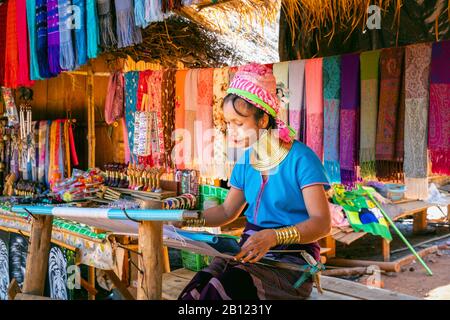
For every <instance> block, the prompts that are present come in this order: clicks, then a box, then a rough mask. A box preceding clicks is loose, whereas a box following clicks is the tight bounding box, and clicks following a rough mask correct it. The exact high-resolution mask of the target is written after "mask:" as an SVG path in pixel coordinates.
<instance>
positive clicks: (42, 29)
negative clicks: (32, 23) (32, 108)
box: [36, 0, 52, 78]
mask: <svg viewBox="0 0 450 320" xmlns="http://www.w3.org/2000/svg"><path fill="white" fill-rule="evenodd" d="M36 30H37V58H38V64H39V74H40V75H41V77H43V78H50V77H52V73H51V72H50V67H49V65H48V51H47V46H48V42H47V1H46V0H36Z"/></svg>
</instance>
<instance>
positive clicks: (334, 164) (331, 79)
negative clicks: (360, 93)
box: [323, 56, 341, 183]
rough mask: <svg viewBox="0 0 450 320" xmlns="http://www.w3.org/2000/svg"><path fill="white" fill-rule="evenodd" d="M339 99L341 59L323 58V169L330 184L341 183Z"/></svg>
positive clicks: (337, 57) (334, 57) (335, 57)
mask: <svg viewBox="0 0 450 320" xmlns="http://www.w3.org/2000/svg"><path fill="white" fill-rule="evenodd" d="M340 98H341V57H339V56H333V57H327V58H323V109H324V111H323V116H324V119H323V149H324V150H323V153H324V156H323V157H324V167H325V170H326V172H327V174H328V178H329V179H330V182H331V183H340V182H341V172H340V170H341V168H340V165H339V115H340V113H339V112H340Z"/></svg>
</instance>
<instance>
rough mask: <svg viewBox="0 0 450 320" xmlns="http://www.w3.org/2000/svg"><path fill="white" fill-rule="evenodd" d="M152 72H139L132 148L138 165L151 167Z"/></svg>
mask: <svg viewBox="0 0 450 320" xmlns="http://www.w3.org/2000/svg"><path fill="white" fill-rule="evenodd" d="M152 73H153V71H151V70H145V71H141V72H139V81H138V89H137V105H136V110H137V111H136V113H135V117H134V119H135V122H134V128H135V129H134V148H133V153H134V154H135V155H137V156H139V163H141V164H147V165H150V166H152V165H153V163H152V157H151V154H152V140H151V139H152V136H151V134H152V131H151V130H152V125H153V123H152V116H153V115H152V113H151V112H150V99H151V98H152V97H151V96H150V91H149V90H150V86H149V81H150V77H151V75H152Z"/></svg>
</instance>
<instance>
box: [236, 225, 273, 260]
mask: <svg viewBox="0 0 450 320" xmlns="http://www.w3.org/2000/svg"><path fill="white" fill-rule="evenodd" d="M276 245H277V235H276V233H275V230H273V229H265V230H261V231H259V232H257V233H255V234H253V235H252V236H250V237H249V238H248V239H247V241H245V243H244V245H243V246H242V248H241V252H239V253H238V254H237V255H236V256H235V259H236V260H241V262H243V263H247V262H250V263H255V262H258V261H259V260H260V259H261V258H262V257H264V255H265V254H266V253H267V251H269V250H270V248H272V247H274V246H276Z"/></svg>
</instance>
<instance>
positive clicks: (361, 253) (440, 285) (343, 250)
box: [336, 219, 450, 300]
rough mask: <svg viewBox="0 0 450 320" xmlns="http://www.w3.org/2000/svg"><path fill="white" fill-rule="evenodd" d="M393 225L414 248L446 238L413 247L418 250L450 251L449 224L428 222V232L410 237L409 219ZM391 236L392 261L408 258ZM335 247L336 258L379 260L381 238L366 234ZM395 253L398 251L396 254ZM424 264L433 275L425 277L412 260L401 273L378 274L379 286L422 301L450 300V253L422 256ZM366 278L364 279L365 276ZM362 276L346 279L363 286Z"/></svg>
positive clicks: (406, 253) (417, 264)
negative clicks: (446, 247)
mask: <svg viewBox="0 0 450 320" xmlns="http://www.w3.org/2000/svg"><path fill="white" fill-rule="evenodd" d="M396 225H397V227H398V228H399V229H400V230H401V232H402V233H403V234H404V235H405V237H406V238H407V239H408V241H410V243H411V244H412V245H413V246H415V245H416V244H419V243H420V242H423V241H428V240H432V239H434V238H438V237H440V238H442V237H445V236H446V235H448V237H445V238H443V239H441V240H436V241H432V242H430V243H426V244H424V245H421V246H419V247H416V250H417V251H419V250H422V249H425V248H427V247H430V246H433V245H448V247H449V248H450V227H449V225H448V224H433V223H429V226H428V228H427V230H425V231H424V232H423V233H421V234H419V235H417V234H413V232H412V220H411V219H409V220H408V219H405V220H403V221H401V222H397V223H396ZM391 233H392V236H393V240H392V241H391V261H395V260H397V259H399V258H402V257H405V256H407V255H410V254H411V252H410V251H409V250H407V249H406V246H405V244H404V243H403V242H402V241H401V239H400V238H399V237H398V236H397V235H396V234H395V232H394V231H393V230H392V229H391ZM336 245H337V248H336V249H337V250H336V255H337V257H339V258H347V259H360V260H375V261H382V255H381V239H380V237H376V236H372V235H366V236H364V237H363V238H361V239H359V240H357V241H355V242H353V243H352V244H351V245H348V246H346V245H343V244H340V243H339V242H337V243H336ZM402 249H406V250H402ZM396 250H401V251H400V252H396ZM392 251H394V253H392ZM424 261H425V262H426V263H427V265H428V267H429V268H430V269H431V270H432V272H433V275H432V276H429V275H427V272H426V271H425V269H424V267H423V266H422V265H421V264H420V263H419V262H418V261H413V262H412V263H410V264H409V265H405V266H404V267H403V268H402V272H398V273H383V274H382V275H381V280H382V281H381V282H382V287H383V288H385V289H388V290H392V291H397V292H401V293H405V294H409V295H412V296H415V297H419V298H423V299H445V300H450V250H447V249H446V250H440V251H439V252H438V253H437V254H436V253H433V254H430V255H428V256H426V257H424ZM365 277H366V278H367V276H365ZM365 277H364V276H363V277H357V276H355V277H350V278H348V277H347V278H346V279H348V280H353V281H357V282H362V283H364V281H367V279H365Z"/></svg>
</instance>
